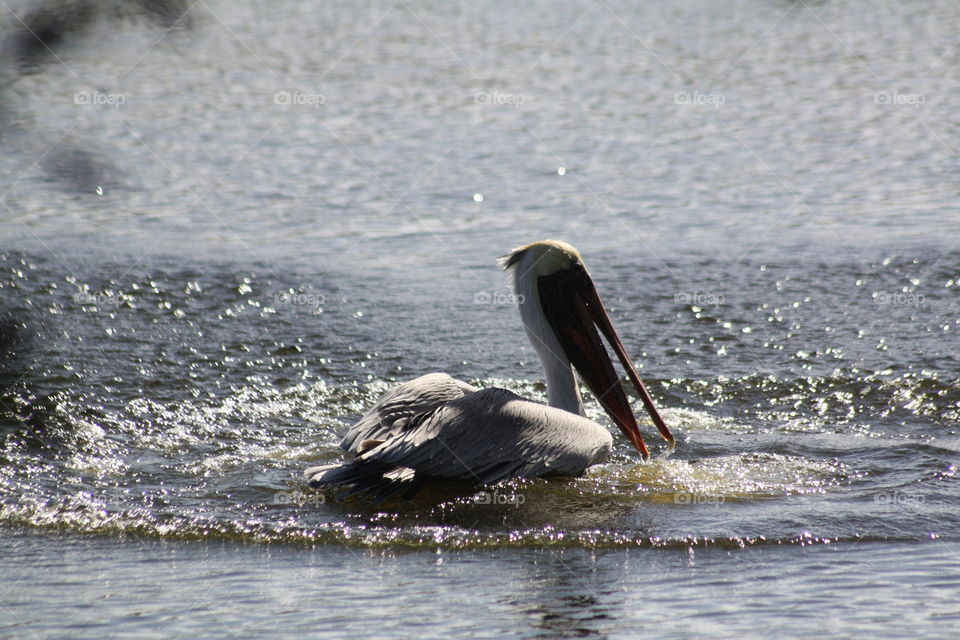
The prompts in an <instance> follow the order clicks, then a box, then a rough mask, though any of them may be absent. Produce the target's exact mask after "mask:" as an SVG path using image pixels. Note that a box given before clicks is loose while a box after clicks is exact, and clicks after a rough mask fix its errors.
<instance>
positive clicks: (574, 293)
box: [500, 240, 676, 460]
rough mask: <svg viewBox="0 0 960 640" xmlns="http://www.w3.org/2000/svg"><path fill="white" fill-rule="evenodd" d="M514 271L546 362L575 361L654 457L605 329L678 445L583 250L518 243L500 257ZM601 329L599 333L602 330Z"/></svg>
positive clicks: (657, 420) (523, 311)
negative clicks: (599, 291) (612, 318)
mask: <svg viewBox="0 0 960 640" xmlns="http://www.w3.org/2000/svg"><path fill="white" fill-rule="evenodd" d="M500 265H501V266H502V267H503V268H504V269H506V270H507V271H508V272H510V273H511V274H512V276H513V285H514V292H515V293H516V295H517V301H518V303H519V306H520V316H521V317H522V318H523V323H524V326H525V327H526V329H527V333H528V335H529V336H530V338H531V341H532V342H533V344H534V347H536V349H537V351H538V352H539V353H540V355H541V359H543V360H544V362H545V363H546V362H548V361H550V359H551V358H553V359H555V360H556V361H559V362H560V363H561V366H566V367H567V368H568V369H569V367H570V365H572V366H573V368H574V369H576V371H577V373H578V374H580V378H581V379H582V380H583V382H584V383H585V384H586V385H587V387H588V388H589V389H590V391H591V392H593V394H594V395H595V396H596V397H597V400H599V401H600V404H601V405H602V406H603V408H604V410H606V412H607V414H609V415H610V418H611V419H612V420H613V421H614V423H615V424H616V425H617V427H619V429H620V430H621V431H622V432H623V433H624V434H625V435H626V436H627V437H628V438H629V439H630V442H632V443H633V445H634V447H636V449H637V451H639V452H640V453H641V454H642V455H643V458H644V459H645V460H646V459H647V458H649V457H650V453H649V452H648V450H647V446H646V444H644V442H643V436H642V435H640V429H639V427H638V426H637V420H636V417H635V416H634V415H633V410H632V409H631V407H630V402H629V401H628V400H627V396H626V394H625V393H624V390H623V386H622V385H621V384H620V379H619V377H618V376H617V374H616V373H615V371H614V369H613V363H612V362H611V360H610V356H609V355H608V354H607V350H606V348H605V347H604V345H603V342H602V341H601V339H600V333H602V334H603V336H604V337H606V339H607V342H608V343H609V344H610V346H611V347H612V348H613V350H614V352H615V353H616V354H617V358H618V359H619V360H620V364H621V365H623V368H624V370H625V371H626V373H627V377H628V378H629V379H630V382H631V383H632V385H633V387H634V388H635V389H636V391H637V393H638V394H639V395H640V399H641V400H643V404H644V406H645V407H646V409H647V412H648V413H649V414H650V418H651V419H652V420H653V423H654V424H655V425H656V426H657V429H658V430H659V431H660V434H661V435H662V436H663V437H664V439H666V440H667V442H669V443H670V449H671V450H672V449H673V448H674V446H676V442H675V440H674V437H673V434H671V433H670V429H669V428H667V425H666V423H665V422H664V421H663V418H661V417H660V413H659V412H658V411H657V408H656V407H655V406H654V404H653V400H652V399H651V398H650V394H649V393H648V392H647V388H646V387H645V386H644V384H643V381H642V380H641V379H640V376H639V375H638V374H637V371H636V369H635V368H634V366H633V362H631V360H630V357H629V356H628V355H627V352H626V349H624V347H623V343H622V342H621V341H620V337H619V336H618V335H617V332H616V330H614V328H613V324H611V322H610V317H609V316H608V315H607V312H606V310H605V309H604V308H603V303H602V302H601V301H600V296H599V295H598V294H597V290H596V288H595V287H594V286H593V280H591V279H590V274H589V273H588V272H587V268H586V267H585V266H584V264H583V258H582V257H581V256H580V252H579V251H577V250H576V249H574V248H573V247H572V246H571V245H569V244H567V243H566V242H561V241H559V240H542V241H540V242H534V243H533V244H528V245H526V246H524V247H519V248H517V249H514V250H513V251H512V252H511V253H510V254H509V255H506V256H503V257H502V258H501V259H500ZM598 329H599V333H598V331H597V330H598Z"/></svg>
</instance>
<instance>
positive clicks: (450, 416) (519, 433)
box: [308, 379, 613, 499]
mask: <svg viewBox="0 0 960 640" xmlns="http://www.w3.org/2000/svg"><path fill="white" fill-rule="evenodd" d="M418 380H419V379H418ZM451 380H452V379H451ZM411 382H416V381H411ZM461 384H462V383H461ZM388 396H390V397H389V398H388V397H386V396H385V397H384V400H383V401H381V403H380V405H385V404H388V403H389V402H395V401H396V396H393V395H392V393H391V394H388ZM401 397H402V395H401ZM378 406H379V405H378ZM368 415H370V414H368ZM358 424H359V423H358ZM391 435H392V437H389V438H387V439H386V440H385V442H383V444H380V445H379V446H376V447H374V448H372V449H370V450H368V451H365V452H364V453H362V454H359V455H358V456H357V457H356V458H355V459H354V460H353V461H352V462H350V463H347V464H345V465H343V466H341V467H337V468H333V469H328V468H325V469H322V470H320V473H316V474H308V475H312V478H311V482H310V484H311V485H312V486H319V487H334V488H335V487H350V488H349V490H348V491H347V493H346V494H344V495H352V494H355V493H368V494H372V495H374V496H375V497H377V498H379V499H382V498H384V497H389V496H390V495H392V494H393V493H395V492H397V491H399V490H401V489H403V488H404V487H411V488H412V490H414V491H415V489H416V484H417V482H418V481H421V480H423V479H426V478H447V479H461V480H466V481H469V482H474V483H477V484H493V483H496V482H499V481H501V480H504V479H507V478H533V477H540V476H550V475H565V476H576V475H580V474H582V473H583V472H584V470H585V469H586V468H587V467H588V466H589V465H591V464H594V463H596V462H599V461H601V460H603V459H604V458H605V457H606V456H607V454H608V453H609V451H610V448H611V446H612V444H613V439H612V438H611V436H610V433H609V432H608V431H607V430H606V429H604V428H603V427H601V426H600V425H598V424H596V423H594V422H592V421H590V420H587V419H586V418H583V417H581V416H578V415H575V414H572V413H568V412H566V411H563V410H561V409H555V408H552V407H548V406H546V405H542V404H539V403H536V402H531V401H529V400H526V399H524V398H521V397H520V396H517V395H516V394H514V393H512V392H510V391H507V390H505V389H496V388H492V389H483V390H480V391H476V392H472V393H469V394H465V395H464V394H461V396H460V397H459V398H457V399H454V400H451V401H448V402H446V403H444V404H442V405H439V406H436V407H434V409H433V410H432V411H430V412H426V413H418V414H414V415H410V416H408V417H406V418H405V422H404V423H403V426H402V427H401V428H396V427H395V428H394V429H393V433H392V434H391ZM348 437H349V434H348ZM358 437H359V436H355V437H354V440H353V441H356V440H357V438H358ZM367 437H370V436H367ZM344 441H345V442H346V441H347V438H345V439H344Z"/></svg>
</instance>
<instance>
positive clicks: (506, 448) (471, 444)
mask: <svg viewBox="0 0 960 640" xmlns="http://www.w3.org/2000/svg"><path fill="white" fill-rule="evenodd" d="M500 265H501V266H502V267H503V268H504V269H505V270H506V271H507V272H508V273H509V274H510V275H511V276H512V279H513V289H514V293H515V295H516V298H517V301H518V305H519V307H520V317H521V319H522V320H523V324H524V327H525V328H526V331H527V336H528V337H529V338H530V342H531V343H533V346H534V348H535V349H536V351H537V354H538V355H539V356H540V360H541V361H542V362H543V368H544V372H545V374H546V378H547V399H548V402H549V406H547V405H543V404H540V403H538V402H534V401H532V400H527V399H526V398H522V397H520V396H518V395H516V394H515V393H512V392H510V391H507V390H506V389H498V388H486V389H478V388H477V387H474V386H471V385H469V384H467V383H465V382H461V381H459V380H455V379H454V378H452V377H450V376H449V375H447V374H445V373H431V374H427V375H425V376H421V377H419V378H416V379H414V380H410V381H409V382H405V383H403V384H401V385H399V386H397V387H394V388H393V389H391V390H390V391H388V392H387V393H386V394H385V395H384V396H383V397H382V398H381V399H380V400H379V402H377V404H376V405H374V406H373V407H372V408H371V409H370V410H369V411H368V412H367V413H366V415H364V416H363V417H362V418H361V419H360V421H359V422H357V423H356V424H355V425H353V426H352V427H351V428H350V430H349V431H348V432H347V435H346V436H345V437H344V438H343V441H342V442H341V443H340V447H341V448H342V449H343V450H344V451H345V452H347V453H348V454H352V455H353V456H354V457H353V459H352V460H350V461H349V462H346V463H344V464H341V465H327V466H322V467H312V468H310V469H307V470H306V471H305V475H306V477H307V478H309V482H310V485H311V486H312V487H317V488H328V489H343V490H344V491H343V492H342V494H341V497H347V496H349V495H354V494H367V495H370V496H372V497H374V498H377V499H383V498H386V497H389V496H391V495H393V494H394V493H396V492H398V491H401V490H408V495H412V494H413V493H415V492H416V490H417V489H418V488H419V487H420V486H421V485H422V483H423V482H425V481H429V480H440V479H459V480H466V481H469V482H473V483H476V484H493V483H496V482H499V481H501V480H504V479H507V478H534V477H544V476H567V477H571V476H578V475H580V474H582V473H583V472H584V471H585V470H586V468H587V467H589V466H590V465H593V464H596V463H598V462H602V461H603V460H605V459H606V457H607V456H608V454H609V453H610V449H611V447H612V445H613V438H612V437H611V435H610V432H609V431H607V430H606V429H605V428H603V427H602V426H600V425H599V424H597V423H596V422H593V421H592V420H588V419H587V418H585V417H584V415H583V403H582V402H581V399H580V392H579V390H578V388H577V382H576V379H575V378H574V369H576V371H577V373H579V375H580V378H581V379H582V380H583V382H584V383H585V384H586V385H587V387H588V388H589V389H590V391H591V392H592V393H593V394H594V395H595V396H596V397H597V399H598V400H599V401H600V404H601V405H602V406H603V408H604V409H605V410H606V412H607V413H608V414H609V415H610V418H611V419H612V420H613V422H614V423H615V424H616V425H617V427H619V428H620V430H621V431H622V432H623V433H624V434H625V435H626V436H627V438H629V439H630V442H631V443H633V446H634V447H636V449H637V450H638V451H639V452H640V453H641V454H642V455H643V458H644V460H646V459H648V458H649V456H650V454H649V452H648V451H647V447H646V445H645V444H644V442H643V437H642V436H641V435H640V430H639V428H638V427H637V421H636V418H635V417H634V415H633V411H632V410H631V407H630V402H629V401H628V400H627V396H626V394H625V393H624V390H623V387H622V386H621V384H620V380H619V378H618V376H617V374H616V373H615V372H614V369H613V363H612V362H611V361H610V357H609V356H608V355H607V351H606V349H605V348H604V346H603V343H602V342H601V339H600V334H603V336H604V337H606V339H607V341H608V342H609V343H610V346H612V347H613V350H614V352H615V353H616V354H617V358H618V359H619V360H620V363H621V364H622V365H623V368H624V370H625V371H626V373H627V377H628V378H629V379H630V382H631V383H632V385H633V387H634V389H636V391H637V393H638V394H639V396H640V399H641V400H642V401H643V404H644V406H645V407H646V409H647V411H648V412H649V414H650V417H651V418H652V420H653V422H654V424H655V425H656V426H657V429H659V431H660V433H661V435H662V436H663V437H664V439H666V440H667V442H669V443H670V450H673V448H674V446H675V444H676V443H675V440H674V437H673V435H672V434H671V433H670V430H669V429H668V428H667V425H666V424H665V423H664V421H663V419H662V418H661V417H660V414H659V413H658V412H657V409H656V407H655V406H654V404H653V400H652V399H651V398H650V394H649V393H648V392H647V389H646V387H645V386H644V384H643V381H641V380H640V376H639V375H638V374H637V372H636V369H634V367H633V363H632V362H631V361H630V358H629V356H627V352H626V350H625V349H624V347H623V344H622V343H621V342H620V338H619V336H618V335H617V333H616V331H615V330H614V328H613V325H612V324H611V323H610V318H609V317H608V315H607V313H606V311H605V310H604V308H603V303H602V302H601V301H600V297H599V296H598V295H597V291H596V289H595V288H594V286H593V281H592V280H591V279H590V275H589V274H588V273H587V269H586V267H585V266H584V264H583V259H582V258H581V257H580V254H579V253H578V252H577V250H576V249H574V248H573V247H572V246H570V245H569V244H567V243H565V242H559V241H556V240H544V241H542V242H534V243H533V244H529V245H527V246H525V247H520V248H518V249H515V250H514V251H513V252H511V253H510V254H509V255H507V256H503V257H502V258H500ZM598 329H599V333H598V332H597V330H598Z"/></svg>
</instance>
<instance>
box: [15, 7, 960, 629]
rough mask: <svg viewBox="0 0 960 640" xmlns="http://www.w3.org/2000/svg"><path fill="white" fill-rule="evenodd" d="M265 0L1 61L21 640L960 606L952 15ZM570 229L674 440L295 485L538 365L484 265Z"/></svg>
mask: <svg viewBox="0 0 960 640" xmlns="http://www.w3.org/2000/svg"><path fill="white" fill-rule="evenodd" d="M861 4H863V6H860V5H861ZM176 5H177V3H175V2H173V3H170V6H171V7H174V8H175V7H176ZM10 6H11V9H10V11H17V12H19V13H18V15H21V16H24V17H26V13H27V11H26V10H25V7H27V6H30V5H29V4H28V3H19V4H11V5H10ZM276 6H277V8H276V9H274V10H273V11H271V12H270V14H269V15H264V14H263V13H262V11H263V10H262V9H258V8H257V6H255V5H253V4H252V3H250V4H248V3H218V2H208V3H199V4H197V5H196V6H194V8H193V9H192V10H191V12H190V16H189V19H187V20H183V21H181V22H180V23H177V26H175V27H174V28H172V29H169V26H170V23H169V22H166V23H165V22H163V20H162V19H161V18H158V17H156V16H152V17H151V16H139V15H132V14H129V13H124V14H123V15H121V17H119V18H110V19H108V18H106V17H100V18H94V19H91V21H90V22H89V23H82V24H81V23H80V22H75V23H74V24H75V33H74V35H73V36H72V37H71V38H67V39H66V41H65V42H66V43H65V44H64V45H63V48H57V49H55V52H56V53H57V55H58V56H59V58H60V60H61V61H62V63H61V62H57V60H56V59H46V60H44V59H41V60H39V61H38V62H36V63H35V64H33V65H26V66H20V67H18V66H15V65H14V64H13V63H8V64H7V65H6V67H5V69H4V70H3V73H4V74H5V78H6V80H5V81H4V83H3V85H2V86H3V89H2V92H0V98H2V104H0V106H2V108H0V122H2V123H3V133H2V137H0V144H3V148H4V153H3V154H2V156H3V157H2V158H0V167H2V168H3V176H4V181H3V185H2V189H0V193H2V196H0V200H2V202H3V205H4V207H3V209H2V210H0V224H2V235H0V238H2V243H0V328H2V331H0V335H2V336H3V341H2V343H0V352H2V361H0V383H2V394H0V429H2V432H0V435H2V438H3V440H2V442H3V446H2V449H0V455H2V465H0V478H2V483H0V487H2V488H0V536H2V538H3V540H4V548H5V549H6V551H5V553H4V554H3V556H2V560H0V562H2V565H3V575H4V576H7V579H6V581H5V585H4V586H3V587H2V588H0V593H2V594H3V597H2V598H0V623H2V624H0V635H5V636H9V637H24V636H26V637H31V636H36V637H62V636H63V635H64V634H67V635H70V636H71V637H78V638H81V637H100V636H103V635H104V634H108V635H120V636H123V637H131V636H143V637H156V636H158V635H162V636H164V637H197V636H203V637H214V636H239V637H262V636H264V635H266V634H272V635H278V634H279V635H288V636H294V635H297V636H303V635H304V634H305V633H309V634H311V635H317V634H327V635H329V636H332V637H340V636H343V635H347V634H350V635H364V636H366V635H370V634H372V633H377V634H379V635H381V636H385V637H410V636H416V637H441V636H442V637H463V636H467V635H475V636H480V637H491V636H498V637H501V636H506V637H523V638H529V637H543V638H547V637H551V638H552V637H631V636H634V635H636V634H637V633H640V632H642V633H644V634H645V635H651V636H662V637H678V636H679V637H697V636H708V635H709V636H727V637H745V636H769V635H772V634H776V635H778V636H780V635H783V636H811V635H812V636H814V637H820V636H825V635H836V636H838V637H863V636H865V635H869V636H886V637H902V636H904V635H911V636H928V637H938V636H940V637H942V636H943V635H944V634H945V633H946V630H947V629H949V628H951V624H952V623H953V624H955V622H956V620H957V618H958V616H960V608H958V607H957V605H956V602H957V601H958V593H960V590H958V587H960V584H958V583H960V580H958V573H960V571H958V569H960V516H958V514H957V509H956V504H958V489H957V479H956V467H957V461H958V452H960V438H958V433H957V427H956V424H957V418H958V415H960V383H958V375H957V374H958V359H957V352H958V349H957V344H958V343H957V339H956V337H955V336H956V332H957V331H958V330H960V326H958V325H960V313H958V303H957V295H956V290H957V287H960V251H958V249H957V247H956V240H955V239H956V238H957V237H960V236H958V232H960V222H958V219H957V216H956V213H955V212H956V207H955V198H956V184H957V183H956V180H955V179H954V176H955V174H956V168H957V155H956V152H955V149H956V140H957V136H956V117H955V113H956V107H957V106H958V105H957V104H956V100H957V99H956V96H957V95H958V93H957V88H958V87H957V84H958V80H957V78H956V74H955V73H954V72H953V70H954V68H955V67H956V60H955V58H956V53H955V52H954V50H953V48H952V45H953V43H954V40H955V33H956V24H957V13H958V10H957V8H956V7H955V6H953V5H950V4H946V3H937V4H936V5H933V4H930V3H925V4H922V5H906V6H904V5H899V4H894V3H882V4H881V6H880V7H877V6H876V5H874V4H872V3H871V4H870V5H869V7H868V6H867V5H866V3H856V2H854V3H847V4H846V5H844V6H842V7H840V6H830V5H825V4H813V3H810V4H802V3H794V4H789V3H766V4H757V3H748V2H739V3H734V4H732V5H731V4H730V3H716V2H707V1H704V2H699V3H690V4H686V5H684V6H682V7H681V6H677V7H672V6H661V5H659V4H654V3H643V4H640V5H639V6H633V5H632V4H628V3H614V2H605V3H584V4H577V5H569V6H560V7H558V6H554V5H552V4H551V5H547V4H546V3H536V2H535V3H528V5H526V6H525V7H523V8H517V7H514V6H511V5H508V4H504V5H502V6H487V5H477V6H473V5H471V6H469V7H456V6H453V5H450V4H447V3H424V4H414V3H397V4H391V3H382V4H380V5H376V6H373V7H362V8H361V7H357V6H353V5H351V4H340V5H325V6H324V7H314V6H311V5H307V4H302V3H282V4H278V5H276ZM7 18H8V20H7V33H8V34H9V33H15V22H16V21H15V20H14V19H13V18H12V16H11V15H10V14H9V13H8V15H7ZM25 21H26V22H28V23H29V22H30V21H29V20H25ZM81 27H82V28H81ZM168 29H169V30H168ZM9 38H10V37H9V36H8V39H7V42H8V43H9V42H11V40H10V39H9ZM8 46H9V45H8ZM38 55H39V54H38ZM78 96H79V97H78ZM544 237H558V238H563V239H566V240H568V241H570V242H572V243H574V244H575V245H576V246H577V247H578V248H579V249H580V250H581V252H582V253H583V255H584V257H585V259H586V261H587V264H588V266H589V267H590V269H591V271H592V273H593V275H594V278H595V280H596V282H597V286H598V289H599V291H600V293H601V295H602V296H603V297H604V298H605V300H606V301H607V306H608V307H609V308H610V310H611V313H612V316H613V318H614V322H615V324H616V326H617V327H618V329H619V331H620V333H621V336H622V337H623V339H624V342H625V345H626V347H627V350H628V351H629V352H630V353H631V354H632V355H633V356H634V357H635V359H636V360H637V364H638V366H639V367H640V372H641V374H642V375H643V376H644V378H645V379H646V381H647V383H648V385H649V387H650V389H651V392H652V393H653V395H654V398H655V400H656V401H657V403H658V405H659V406H660V407H662V410H663V413H664V416H665V418H666V419H667V421H668V423H669V424H670V425H671V426H672V428H673V429H674V431H675V432H676V433H678V435H679V445H678V449H677V452H676V453H675V454H674V455H673V456H672V457H670V458H663V457H655V458H654V459H653V461H651V462H650V463H648V464H640V463H639V461H638V459H637V457H636V455H635V453H632V452H631V451H630V449H629V447H628V446H627V445H626V443H625V442H623V441H622V438H619V437H617V443H616V447H615V452H614V456H613V459H612V460H611V461H610V463H609V464H606V465H602V466H600V467H597V468H594V469H592V470H591V471H590V473H589V474H588V475H586V476H585V477H583V478H580V479H577V480H571V481H562V482H556V481H552V482H547V481H534V482H522V483H513V484H508V485H505V486H501V487H498V488H497V489H496V493H495V494H493V495H490V496H489V497H490V504H480V503H477V502H476V499H475V498H474V497H473V496H472V495H471V493H470V492H464V491H463V490H462V489H458V488H450V487H447V488H439V489H436V490H433V491H428V492H426V493H425V494H424V495H422V496H420V497H419V498H418V499H417V500H415V501H413V502H412V503H409V504H387V505H383V506H381V507H376V508H374V507H370V506H367V505H363V504H356V503H347V504H340V503H334V502H332V501H327V500H325V499H324V498H323V497H322V496H318V495H317V494H314V493H311V492H309V491H308V490H306V488H305V487H304V485H303V483H302V481H301V480H300V478H299V472H300V470H302V469H303V468H304V467H306V466H310V465H312V464H318V463H323V462H325V461H333V460H337V459H338V457H339V453H338V451H337V449H336V443H337V442H338V440H339V437H340V436H341V435H342V433H343V432H344V430H345V429H346V427H347V426H348V425H349V424H350V422H351V421H352V420H353V419H355V418H356V417H357V415H358V414H360V413H361V412H362V411H363V410H364V408H365V407H366V406H368V405H369V404H370V403H371V402H374V401H375V400H376V398H377V397H378V396H379V394H381V393H382V392H383V391H384V390H385V389H387V388H389V387H390V385H392V384H394V383H396V382H397V381H400V380H404V379H407V378H409V377H413V376H416V375H420V374H421V373H425V372H429V371H447V372H448V373H450V374H452V375H455V376H457V377H460V378H463V379H466V380H470V381H472V382H476V383H479V384H484V385H489V384H497V385H500V386H505V387H507V388H510V389H513V390H515V391H517V392H518V393H522V394H524V395H527V396H530V397H534V398H538V399H543V398H544V397H545V390H544V387H543V384H542V382H541V372H540V370H539V363H538V362H537V360H536V356H535V354H534V352H533V350H532V349H531V348H530V347H529V345H527V343H526V340H525V337H524V336H523V333H522V331H521V330H520V326H519V320H518V318H517V314H516V311H515V309H514V308H513V307H512V305H511V303H510V302H511V301H510V296H509V290H508V288H507V287H506V285H505V282H504V278H503V274H502V273H500V272H498V270H497V268H496V265H495V258H496V257H497V256H498V255H501V254H503V253H505V252H507V251H508V250H509V249H511V248H512V247H514V246H517V245H519V244H524V243H526V242H530V241H532V240H536V239H540V238H544ZM588 404H589V407H588V411H589V412H590V414H591V417H593V418H595V419H598V420H601V421H605V420H606V418H605V416H604V415H603V414H602V412H600V411H599V409H598V407H597V406H596V405H595V404H594V403H592V402H591V403H588ZM642 429H643V430H644V431H645V433H647V434H650V437H649V438H648V440H649V441H651V442H653V441H655V440H654V438H653V437H652V434H653V428H652V425H649V424H644V425H643V426H642ZM659 453H661V451H660V450H655V451H654V454H655V456H657V455H658V454H659Z"/></svg>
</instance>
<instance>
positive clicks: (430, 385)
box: [340, 373, 477, 455]
mask: <svg viewBox="0 0 960 640" xmlns="http://www.w3.org/2000/svg"><path fill="white" fill-rule="evenodd" d="M476 390H477V387H474V386H471V385H469V384H467V383H466V382H461V381H460V380H457V379H455V378H452V377H450V376H449V375H447V374H445V373H428V374H427V375H425V376H420V377H419V378H415V379H413V380H410V381H408V382H404V383H403V384H399V385H397V386H396V387H393V388H392V389H390V390H389V391H388V392H387V393H385V394H384V395H383V397H382V398H380V400H378V401H377V403H376V404H375V405H373V407H371V408H370V410H369V411H367V413H366V414H365V415H364V416H363V417H362V418H360V420H359V421H358V422H357V423H356V424H354V425H353V426H352V427H350V430H349V431H347V435H345V436H344V437H343V440H342V441H341V442H340V448H341V449H343V450H344V451H346V452H348V453H352V454H354V455H356V454H358V453H360V452H361V451H362V448H361V447H360V445H361V444H362V443H364V442H367V441H377V440H387V439H389V438H393V437H395V436H396V435H398V434H399V433H402V432H403V431H404V429H405V428H406V427H407V426H408V424H409V422H410V420H411V419H412V418H415V417H416V416H418V415H420V414H424V413H430V412H433V411H435V410H436V409H437V408H439V407H441V406H442V405H444V404H446V403H448V402H450V401H452V400H457V399H459V398H462V397H463V396H465V395H467V394H470V393H473V392H474V391H476Z"/></svg>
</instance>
